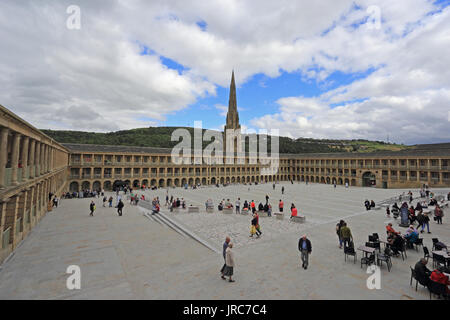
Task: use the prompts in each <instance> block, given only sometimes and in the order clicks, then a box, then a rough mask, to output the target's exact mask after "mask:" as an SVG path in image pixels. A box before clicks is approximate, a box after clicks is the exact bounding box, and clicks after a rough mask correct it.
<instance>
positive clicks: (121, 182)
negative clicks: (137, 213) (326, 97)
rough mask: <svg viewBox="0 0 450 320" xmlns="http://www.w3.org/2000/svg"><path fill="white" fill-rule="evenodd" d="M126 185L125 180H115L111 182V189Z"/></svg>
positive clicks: (120, 188)
mask: <svg viewBox="0 0 450 320" xmlns="http://www.w3.org/2000/svg"><path fill="white" fill-rule="evenodd" d="M125 186H126V184H125V182H124V181H122V180H116V181H114V183H113V190H114V191H116V190H122V189H123V188H124V187H125Z"/></svg>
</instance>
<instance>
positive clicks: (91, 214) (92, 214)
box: [89, 200, 95, 217]
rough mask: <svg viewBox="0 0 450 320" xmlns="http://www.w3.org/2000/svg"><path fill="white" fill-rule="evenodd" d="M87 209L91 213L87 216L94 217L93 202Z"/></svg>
mask: <svg viewBox="0 0 450 320" xmlns="http://www.w3.org/2000/svg"><path fill="white" fill-rule="evenodd" d="M89 209H90V210H91V213H90V214H89V215H90V216H92V217H93V216H94V211H95V202H94V200H92V201H91V204H90V205H89Z"/></svg>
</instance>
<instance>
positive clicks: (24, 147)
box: [22, 137, 30, 181]
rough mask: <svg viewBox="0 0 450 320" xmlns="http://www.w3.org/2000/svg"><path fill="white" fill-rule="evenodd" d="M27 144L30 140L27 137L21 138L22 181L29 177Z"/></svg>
mask: <svg viewBox="0 0 450 320" xmlns="http://www.w3.org/2000/svg"><path fill="white" fill-rule="evenodd" d="M29 142H30V138H29V137H23V144H22V181H26V180H28V179H29V177H30V176H29V175H28V174H27V169H28V151H29V150H28V148H29Z"/></svg>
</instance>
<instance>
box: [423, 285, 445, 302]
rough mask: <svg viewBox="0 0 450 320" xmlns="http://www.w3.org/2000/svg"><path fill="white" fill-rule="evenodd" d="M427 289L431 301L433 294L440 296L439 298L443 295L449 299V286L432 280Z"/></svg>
mask: <svg viewBox="0 0 450 320" xmlns="http://www.w3.org/2000/svg"><path fill="white" fill-rule="evenodd" d="M427 288H428V291H429V292H430V300H431V294H432V293H434V294H436V295H437V296H438V298H440V297H441V295H442V296H444V297H446V298H448V295H447V286H446V285H445V284H442V283H439V282H436V281H432V280H430V281H429V282H428V286H427Z"/></svg>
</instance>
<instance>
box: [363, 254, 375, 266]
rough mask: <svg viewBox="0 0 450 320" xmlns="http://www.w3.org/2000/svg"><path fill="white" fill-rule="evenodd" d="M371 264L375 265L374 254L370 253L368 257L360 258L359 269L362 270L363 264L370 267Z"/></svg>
mask: <svg viewBox="0 0 450 320" xmlns="http://www.w3.org/2000/svg"><path fill="white" fill-rule="evenodd" d="M372 263H375V254H374V253H372V254H371V255H370V256H368V257H362V258H361V268H362V266H363V264H366V265H368V266H369V265H371V264H372Z"/></svg>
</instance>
